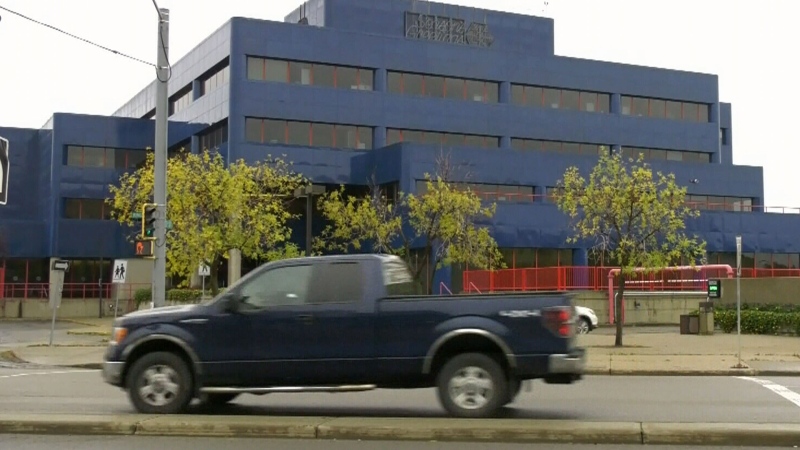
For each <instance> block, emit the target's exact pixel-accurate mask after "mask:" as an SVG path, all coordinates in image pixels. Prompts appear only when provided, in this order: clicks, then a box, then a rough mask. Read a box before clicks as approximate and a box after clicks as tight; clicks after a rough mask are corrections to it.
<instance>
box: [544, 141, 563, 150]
mask: <svg viewBox="0 0 800 450" xmlns="http://www.w3.org/2000/svg"><path fill="white" fill-rule="evenodd" d="M542 150H544V151H547V152H560V151H561V142H557V141H542Z"/></svg>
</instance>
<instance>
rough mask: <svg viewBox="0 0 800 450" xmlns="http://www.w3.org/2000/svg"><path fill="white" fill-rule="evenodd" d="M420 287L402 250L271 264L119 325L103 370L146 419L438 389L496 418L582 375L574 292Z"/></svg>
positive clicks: (460, 411) (444, 399)
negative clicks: (537, 385)
mask: <svg viewBox="0 0 800 450" xmlns="http://www.w3.org/2000/svg"><path fill="white" fill-rule="evenodd" d="M414 286H415V283H414V282H413V279H412V277H411V275H410V272H409V270H408V268H407V266H406V265H405V263H404V262H403V260H402V259H400V258H398V257H395V256H387V255H375V254H364V255H342V256H338V255H337V256H322V257H307V258H297V259H288V260H282V261H276V262H271V263H267V264H264V265H262V266H261V267H258V268H257V269H255V270H253V271H251V272H250V273H248V274H247V275H245V276H244V277H243V278H242V279H240V280H239V281H238V282H236V283H235V284H233V285H231V286H230V288H229V289H228V290H227V291H226V292H224V293H222V294H220V295H218V296H216V297H215V298H214V299H212V300H210V301H208V302H206V303H201V304H198V305H189V306H176V307H163V308H155V309H150V310H145V311H138V312H134V313H131V314H127V315H125V316H123V317H120V318H119V319H117V320H116V321H115V323H114V330H113V337H112V339H111V342H110V344H109V346H108V349H107V351H106V353H105V357H104V364H103V377H104V379H105V381H106V382H107V383H110V384H112V385H114V386H118V387H120V388H122V389H124V390H127V392H128V396H129V398H130V401H131V403H132V404H133V406H134V407H135V408H136V410H137V411H139V412H141V413H147V414H172V413H179V412H183V411H185V410H186V409H187V407H188V406H189V404H190V403H191V402H192V401H193V400H194V399H199V400H200V401H201V402H204V403H207V404H212V405H213V404H216V405H221V404H225V403H227V402H230V401H232V400H233V399H235V398H236V397H237V396H238V395H240V394H257V395H261V394H268V393H276V392H315V391H316V392H352V391H362V390H369V389H376V388H388V389H408V388H423V387H436V388H437V389H438V396H439V400H440V402H441V404H442V406H443V407H444V408H445V409H446V410H447V411H448V412H449V413H450V414H451V415H453V416H456V417H488V416H492V415H494V414H495V413H496V412H497V410H498V409H500V408H502V407H503V406H505V405H507V404H508V403H510V402H512V401H513V400H514V398H515V397H516V396H517V394H518V393H519V392H520V390H521V389H520V387H521V384H522V381H525V380H533V379H543V380H544V381H545V382H547V383H557V384H570V383H573V382H575V381H577V380H580V379H581V378H582V376H583V371H584V367H585V351H584V349H583V348H580V347H578V346H577V345H576V343H575V334H576V333H575V329H576V316H575V312H574V308H573V306H572V300H571V297H570V295H569V294H567V293H563V292H524V293H508V294H483V295H452V296H430V295H416V289H415V287H414Z"/></svg>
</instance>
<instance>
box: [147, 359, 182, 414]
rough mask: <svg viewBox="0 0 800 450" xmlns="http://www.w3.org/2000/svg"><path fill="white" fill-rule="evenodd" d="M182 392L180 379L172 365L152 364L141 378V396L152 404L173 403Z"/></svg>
mask: <svg viewBox="0 0 800 450" xmlns="http://www.w3.org/2000/svg"><path fill="white" fill-rule="evenodd" d="M179 392H180V379H179V377H178V373H177V372H176V371H175V369H173V368H172V367H169V366H165V365H155V366H151V367H150V368H148V369H147V370H145V371H144V373H142V376H141V378H140V379H139V397H140V398H141V399H142V400H144V402H145V403H147V404H148V405H151V406H164V405H168V404H170V403H172V402H173V401H175V399H176V398H177V397H178V393H179Z"/></svg>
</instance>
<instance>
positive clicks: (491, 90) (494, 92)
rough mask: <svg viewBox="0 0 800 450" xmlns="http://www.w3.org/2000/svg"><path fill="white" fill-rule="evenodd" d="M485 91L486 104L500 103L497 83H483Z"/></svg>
mask: <svg viewBox="0 0 800 450" xmlns="http://www.w3.org/2000/svg"><path fill="white" fill-rule="evenodd" d="M485 89H486V102H487V103H497V102H499V101H500V85H499V84H497V83H492V82H491V81H487V82H486V83H485Z"/></svg>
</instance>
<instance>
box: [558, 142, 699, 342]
mask: <svg viewBox="0 0 800 450" xmlns="http://www.w3.org/2000/svg"><path fill="white" fill-rule="evenodd" d="M685 198H686V188H685V187H681V186H678V184H677V183H676V182H675V175H673V174H668V175H664V174H662V173H661V172H657V173H656V174H655V176H654V174H653V171H652V169H651V168H650V166H649V165H648V164H647V163H645V162H643V158H642V156H641V155H640V156H639V158H638V159H636V160H634V159H633V158H629V159H628V161H625V159H624V158H623V157H622V156H621V155H620V154H618V153H615V154H613V155H603V156H601V157H600V162H599V163H598V164H597V166H595V167H594V169H593V170H592V173H591V175H590V176H589V180H588V182H587V181H586V180H585V179H584V178H583V177H582V176H581V174H580V172H579V170H578V168H577V167H570V168H569V169H567V171H566V173H565V174H564V177H563V180H560V181H559V192H558V194H557V196H556V203H557V204H558V207H559V209H560V210H562V211H564V212H565V213H566V214H567V215H568V216H569V217H570V218H571V219H573V221H574V223H573V225H572V227H573V230H574V232H575V233H574V235H573V236H572V237H570V238H569V239H568V242H569V243H577V242H581V241H589V242H592V241H593V242H594V244H595V248H596V249H598V250H600V251H602V252H603V253H605V254H607V255H608V256H609V258H610V259H611V260H612V261H614V263H615V264H617V265H619V267H620V272H621V274H620V276H619V278H618V279H617V295H616V301H615V303H614V305H615V306H614V311H615V317H614V320H615V322H616V326H617V329H616V339H615V344H614V345H615V346H622V325H623V324H622V317H621V311H622V302H623V295H624V293H625V278H626V276H628V275H630V274H631V273H634V272H635V269H636V268H641V269H643V270H644V272H645V273H653V272H657V271H659V270H663V269H664V268H666V267H668V266H670V265H672V264H676V263H679V262H680V261H681V260H682V259H688V260H689V261H691V264H692V266H694V262H695V261H698V260H700V259H701V258H703V257H704V255H705V248H706V243H705V241H702V240H700V239H699V238H697V236H695V237H693V238H692V237H689V236H687V235H686V233H685V232H684V230H685V228H686V225H685V220H686V219H687V218H691V217H697V216H698V215H699V212H698V211H696V210H694V209H692V208H690V207H689V206H688V205H686V203H685Z"/></svg>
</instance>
